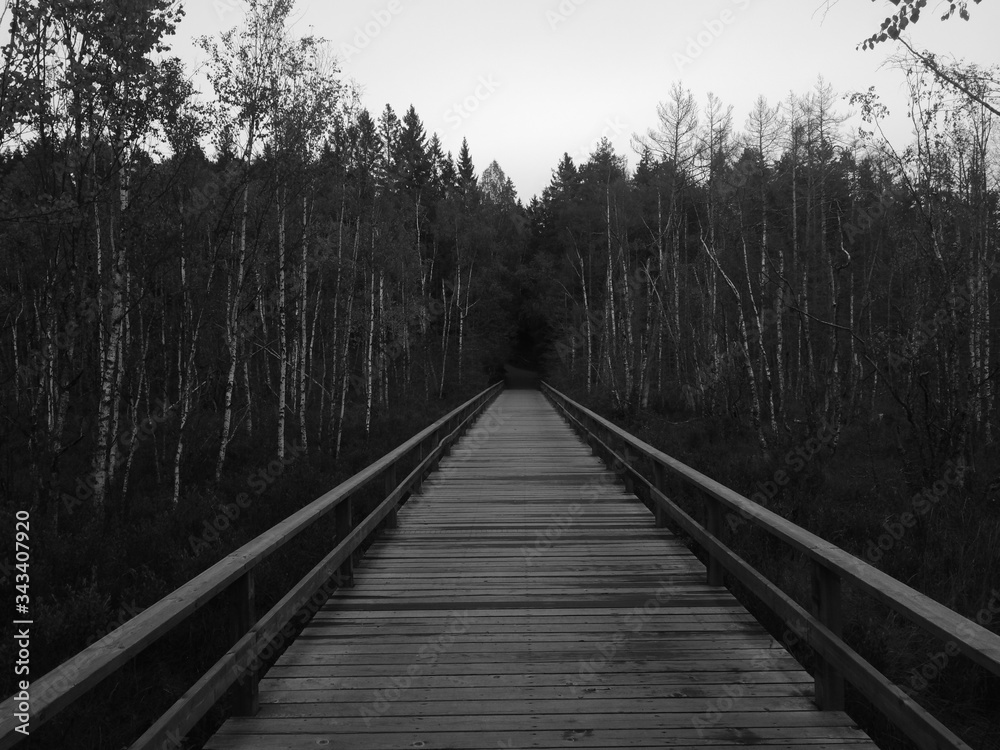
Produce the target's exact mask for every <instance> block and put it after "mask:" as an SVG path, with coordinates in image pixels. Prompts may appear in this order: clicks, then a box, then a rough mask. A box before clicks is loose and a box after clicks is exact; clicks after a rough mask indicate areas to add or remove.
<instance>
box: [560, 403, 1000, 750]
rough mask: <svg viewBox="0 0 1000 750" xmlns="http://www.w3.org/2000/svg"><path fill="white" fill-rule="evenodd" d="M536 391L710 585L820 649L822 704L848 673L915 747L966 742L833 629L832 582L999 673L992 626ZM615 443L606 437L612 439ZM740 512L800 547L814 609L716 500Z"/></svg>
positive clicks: (836, 625)
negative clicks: (693, 510) (680, 498)
mask: <svg viewBox="0 0 1000 750" xmlns="http://www.w3.org/2000/svg"><path fill="white" fill-rule="evenodd" d="M542 391H543V393H545V394H546V395H547V396H548V397H549V399H550V400H551V401H552V402H553V404H554V405H555V406H556V408H557V409H558V410H559V411H561V412H562V413H563V415H564V416H565V417H566V419H567V420H568V421H569V422H570V424H571V425H573V426H574V427H575V428H576V429H577V431H578V432H580V433H581V435H582V436H584V437H585V438H586V439H588V440H589V442H590V443H591V445H592V446H593V447H594V449H595V451H597V452H603V453H605V454H606V457H607V458H609V459H611V460H613V461H614V462H615V468H616V470H617V471H619V472H621V473H624V474H626V475H627V479H628V481H631V482H633V483H638V484H640V485H642V486H643V487H644V488H645V489H646V494H647V496H648V498H649V500H650V501H651V503H652V504H653V505H654V506H655V510H656V514H657V522H658V524H660V525H664V522H665V516H669V517H670V518H671V520H673V521H674V522H675V523H676V524H677V525H678V526H680V527H681V528H682V529H684V531H685V532H687V533H688V534H690V535H691V537H692V538H693V539H694V540H695V541H696V542H697V543H698V544H699V545H701V547H702V548H703V549H704V550H705V551H706V553H707V555H708V560H709V562H708V566H707V567H708V578H709V584H710V585H722V569H723V568H725V569H726V570H727V571H728V572H729V573H731V574H732V575H733V576H734V577H735V578H736V579H737V580H739V581H740V582H741V583H742V584H743V585H745V586H746V587H747V588H748V589H749V590H750V591H751V592H752V593H753V594H754V595H755V596H757V597H758V598H759V599H760V600H761V601H762V602H763V603H764V605H765V606H767V607H768V608H769V609H770V610H771V611H772V612H773V613H774V614H776V615H777V616H779V617H780V618H781V619H782V620H784V622H785V623H786V624H787V625H788V626H789V627H790V628H791V630H792V632H793V633H795V635H796V636H797V637H798V638H801V639H802V640H803V641H805V642H806V643H807V644H808V645H809V646H810V647H812V649H813V650H814V651H815V652H816V653H817V654H818V656H819V658H820V661H821V666H820V669H819V670H818V672H817V675H816V695H817V702H818V703H819V704H820V708H822V709H826V710H834V709H836V710H840V709H842V708H843V702H844V700H843V680H844V679H845V678H846V679H847V681H849V682H850V683H851V684H852V685H854V687H856V688H857V689H858V690H859V691H860V692H861V693H862V694H864V695H865V696H866V697H867V698H868V700H870V701H871V702H872V704H873V705H875V706H876V707H877V708H878V709H880V710H881V711H882V713H883V714H884V715H885V716H886V717H887V718H888V719H889V720H890V721H892V722H893V723H894V724H895V725H896V726H897V727H898V728H899V729H901V730H902V731H903V732H904V733H905V734H907V736H909V737H910V739H911V740H913V741H914V743H915V744H916V745H917V746H918V747H920V748H927V749H928V750H931V749H932V748H934V749H936V748H941V747H949V748H963V749H965V748H968V745H966V744H965V743H964V742H963V741H962V740H961V739H960V738H959V737H957V736H956V735H955V734H954V733H952V732H951V731H950V730H948V729H947V728H946V727H944V725H942V724H941V723H940V722H939V721H937V719H935V718H934V717H933V716H931V715H930V714H929V713H928V712H927V711H926V710H924V709H923V708H922V707H921V706H920V705H919V704H918V703H917V702H916V701H914V700H913V698H912V697H911V696H910V695H909V694H907V693H906V692H904V691H903V690H901V689H900V688H899V687H898V686H896V685H895V684H893V683H892V682H891V681H890V680H889V679H888V678H887V677H885V675H883V674H882V673H881V672H879V671H878V670H876V669H875V668H874V667H873V666H872V665H871V664H869V663H868V662H867V661H865V660H864V659H863V658H862V657H861V656H860V654H858V653H857V652H855V651H854V650H853V649H851V647H850V646H848V645H847V644H846V643H845V642H844V641H843V640H842V639H841V632H840V630H841V613H840V587H841V582H842V581H848V582H849V583H851V584H853V585H855V586H856V587H857V588H858V589H860V590H862V591H864V592H866V593H867V594H870V595H871V596H872V597H874V598H875V599H877V600H878V601H880V602H882V603H883V604H885V605H887V606H889V607H890V608H891V609H892V610H894V611H895V612H898V613H899V614H901V615H903V616H904V617H905V618H906V619H908V620H909V621H910V622H912V623H914V624H916V625H918V626H919V627H921V628H923V629H924V630H926V631H928V632H929V633H932V634H934V635H936V636H938V637H941V638H943V639H944V640H946V641H948V642H949V643H953V644H955V648H956V649H957V651H958V652H961V653H963V654H965V655H966V656H968V657H969V658H971V659H972V660H973V661H975V662H976V663H977V664H979V665H980V666H982V667H984V668H986V669H987V670H989V671H990V672H992V673H993V674H996V675H1000V636H998V635H997V634H995V633H993V632H991V631H989V630H987V629H986V628H984V627H982V626H981V625H979V624H977V623H975V622H972V621H971V620H969V619H967V618H965V617H963V616H961V615H959V614H958V613H957V612H954V611H953V610H951V609H949V608H948V607H945V606H944V605H943V604H940V603H939V602H937V601H935V600H933V599H931V598H930V597H928V596H925V595H924V594H921V593H920V592H919V591H916V590H915V589H913V588H911V587H910V586H907V585H906V584H905V583H902V582H901V581H898V580H896V579H895V578H892V577H891V576H889V575H886V574H885V573H883V572H882V571H880V570H878V569H877V568H874V567H872V566H871V565H869V564H868V563H866V562H864V561H863V560H860V559H859V558H857V557H855V556H854V555H851V554H850V553H848V552H846V551H844V550H842V549H840V548H839V547H837V546H836V545H834V544H831V543H830V542H827V541H826V540H824V539H822V538H820V537H818V536H816V535H815V534H812V533H811V532H809V531H806V530H805V529H803V528H801V527H799V526H796V525H795V524H793V523H791V522H790V521H788V520H787V519H785V518H783V517H781V516H779V515H777V514H776V513H773V512H771V511H769V510H767V509H766V508H764V507H762V506H760V505H758V504H757V503H755V502H753V501H751V500H749V499H748V498H746V497H744V496H743V495H740V494H739V493H737V492H734V491H733V490H731V489H729V488H728V487H726V486H724V485H722V484H720V483H719V482H716V481H715V480H713V479H711V478H710V477H707V476H706V475H704V474H702V473H701V472H699V471H696V470H695V469H692V468H691V467H690V466H687V465H686V464H683V463H681V462H680V461H678V460H676V459H674V458H672V457H670V456H668V455H667V454H665V453H663V452H661V451H659V450H657V449H656V448H654V447H652V446H651V445H649V444H647V443H645V442H643V441H642V440H640V439H638V438H637V437H635V436H633V435H630V434H629V433H627V432H625V431H624V430H622V429H621V428H619V427H617V426H616V425H614V424H612V423H611V422H609V421H608V420H606V419H604V418H603V417H601V416H599V415H598V414H596V413H594V412H593V411H591V410H590V409H587V408H586V407H585V406H582V405H581V404H578V403H576V402H575V401H573V400H572V399H570V398H569V397H567V396H566V395H565V394H563V393H560V392H559V391H557V390H556V389H555V388H553V387H552V386H551V385H549V384H548V383H542ZM612 442H614V443H617V445H616V446H613V445H612V444H611V443H612ZM624 449H631V450H634V451H635V452H637V453H638V454H639V455H640V456H641V457H645V458H646V459H648V460H649V461H651V462H652V465H653V468H654V474H655V477H654V479H653V480H652V481H651V480H649V479H647V478H646V477H644V476H643V475H642V474H641V473H639V471H638V470H636V469H635V468H634V467H633V466H632V465H631V464H630V462H629V457H628V456H625V455H623V454H624V453H625V450H624ZM667 475H670V476H673V477H676V478H678V479H680V480H681V481H683V482H684V483H685V484H686V485H688V486H690V487H693V488H694V489H696V490H697V491H699V492H700V493H701V494H702V495H703V496H704V498H705V500H706V503H705V516H706V518H705V523H704V524H700V523H698V522H697V521H695V520H694V519H693V518H692V517H691V516H690V515H688V514H687V513H686V512H685V511H684V510H682V509H681V508H680V507H679V506H678V505H676V504H675V503H674V502H673V501H672V500H670V499H669V498H668V497H667V496H666V494H665V492H666V489H665V480H666V476H667ZM723 508H725V509H728V510H729V511H730V513H735V514H738V515H739V517H740V518H742V519H744V520H745V521H748V522H749V523H751V524H753V525H754V526H756V527H757V528H759V529H761V530H763V531H764V532H766V533H768V534H770V535H771V536H773V537H775V538H777V539H780V540H781V541H782V542H785V543H786V544H787V545H789V546H790V547H792V548H793V549H795V550H797V551H798V552H800V553H802V554H803V555H805V556H806V557H807V558H809V560H810V561H811V563H812V565H813V570H812V574H813V575H812V583H813V605H814V613H810V612H807V611H806V610H805V609H803V608H802V607H801V606H800V605H799V604H798V603H797V602H795V601H794V600H793V599H791V597H789V596H788V595H786V594H785V593H784V592H782V591H781V590H780V589H779V588H778V587H777V586H775V585H774V584H773V583H771V582H770V581H769V580H767V579H766V578H765V577H764V576H763V575H761V574H760V573H759V572H758V571H757V570H755V569H754V568H753V567H752V566H750V565H749V564H748V563H747V562H746V561H745V560H743V559H742V558H741V557H739V556H738V555H736V554H735V553H734V552H733V551H732V550H730V549H729V548H728V547H727V546H726V545H725V543H724V542H722V541H721V529H722V526H723V518H722V512H721V511H722V509H723Z"/></svg>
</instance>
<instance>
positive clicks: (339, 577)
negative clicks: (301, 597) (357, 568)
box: [333, 497, 354, 587]
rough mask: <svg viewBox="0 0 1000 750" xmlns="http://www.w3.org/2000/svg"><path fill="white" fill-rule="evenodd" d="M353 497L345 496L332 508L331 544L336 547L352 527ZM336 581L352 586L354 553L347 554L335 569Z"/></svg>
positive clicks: (339, 583)
mask: <svg viewBox="0 0 1000 750" xmlns="http://www.w3.org/2000/svg"><path fill="white" fill-rule="evenodd" d="M353 507H354V503H353V499H352V498H351V497H345V498H344V499H343V500H341V501H340V504H339V505H337V507H336V508H334V509H333V513H334V526H335V528H334V536H333V544H334V546H335V547H336V546H337V545H338V544H340V543H341V542H342V541H344V539H346V538H347V535H348V534H350V533H351V530H352V529H353V528H354V516H353ZM336 581H337V585H338V586H347V587H350V586H353V585H354V553H353V552H352V553H351V554H349V555H348V556H347V557H346V558H345V559H344V562H343V563H342V564H341V566H340V567H339V568H338V569H337V574H336Z"/></svg>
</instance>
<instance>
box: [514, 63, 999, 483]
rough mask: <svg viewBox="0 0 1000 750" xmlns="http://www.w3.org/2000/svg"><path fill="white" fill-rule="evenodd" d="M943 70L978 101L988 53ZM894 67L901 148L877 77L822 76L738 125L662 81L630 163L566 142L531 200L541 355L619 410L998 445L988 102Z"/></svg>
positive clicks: (916, 445)
mask: <svg viewBox="0 0 1000 750" xmlns="http://www.w3.org/2000/svg"><path fill="white" fill-rule="evenodd" d="M952 75H953V76H955V77H961V79H962V80H963V81H965V82H966V83H967V85H968V86H970V87H976V88H977V90H978V91H979V93H980V97H981V98H983V99H988V98H989V92H990V91H991V90H992V89H991V88H990V86H991V85H995V84H991V81H995V80H996V77H997V71H996V70H992V71H985V70H981V69H979V68H976V67H974V66H963V65H956V66H954V70H952ZM906 81H907V84H908V86H909V91H910V108H911V118H912V122H913V126H914V133H915V141H914V142H913V143H912V144H911V145H909V146H907V147H906V148H905V149H903V150H901V151H897V150H895V149H894V148H893V146H892V145H890V143H889V142H888V141H887V140H886V139H885V138H884V137H883V136H882V134H881V132H880V123H881V122H882V121H883V120H884V118H885V116H886V115H887V111H886V109H885V107H884V106H883V105H882V104H881V103H880V102H879V99H878V95H877V94H876V93H875V92H874V90H869V91H864V92H855V93H853V94H851V95H850V96H849V97H843V98H841V97H838V95H837V94H835V92H834V91H833V90H832V88H831V87H830V86H829V85H828V84H827V83H825V82H824V81H823V80H822V79H820V80H819V81H818V82H817V84H816V85H815V87H814V88H813V89H812V90H811V91H808V92H805V93H803V94H795V93H793V94H790V95H789V97H788V99H787V100H786V101H783V102H780V103H769V102H768V101H766V100H765V99H764V98H759V99H758V100H757V101H756V104H755V105H754V106H753V108H752V109H751V111H750V113H749V115H748V116H747V118H746V120H745V122H744V123H743V124H742V127H739V126H738V125H737V123H736V122H735V121H734V115H733V109H732V107H730V106H726V105H725V104H723V103H722V102H721V101H719V99H718V98H716V97H714V96H712V95H709V96H708V98H707V101H706V103H705V104H704V106H699V104H698V102H697V101H696V99H695V96H694V94H693V93H691V92H690V91H689V90H687V89H685V88H684V87H683V86H682V85H681V84H680V83H677V84H675V85H674V86H673V88H672V89H671V91H670V95H669V97H668V98H667V99H666V101H664V102H662V103H661V104H660V106H659V110H658V114H659V123H658V125H657V126H656V127H654V128H652V129H650V130H649V132H648V133H646V134H645V135H637V136H636V137H635V138H634V144H633V145H634V148H635V150H636V152H637V153H638V154H639V159H638V163H637V165H636V167H635V168H634V169H629V168H628V165H627V163H626V160H625V158H624V157H623V156H621V155H618V154H616V153H615V151H614V149H613V148H612V146H611V145H610V143H608V142H607V141H604V142H603V143H602V144H601V145H600V147H599V148H597V149H596V151H595V152H594V153H593V154H591V155H590V158H589V159H588V160H587V161H586V162H585V163H582V164H576V163H574V161H573V159H571V158H570V157H569V156H568V155H566V156H564V158H563V160H562V161H561V163H560V164H559V165H558V167H557V169H556V170H555V171H554V174H553V178H552V181H551V184H550V185H549V186H548V187H547V188H546V190H545V191H544V193H543V195H542V196H541V197H540V198H539V199H536V200H534V201H533V202H532V203H531V205H530V206H529V207H528V211H529V214H530V216H531V219H532V228H533V232H532V237H531V244H532V248H533V255H532V257H533V262H534V263H535V264H536V265H538V266H542V265H546V266H548V268H549V271H548V273H551V274H553V276H554V278H555V279H557V282H556V285H555V286H554V287H553V288H552V289H551V290H550V294H551V296H550V299H549V306H550V307H551V308H553V309H558V310H559V311H560V313H559V314H558V315H555V316H552V317H551V318H549V319H547V320H546V323H547V324H550V328H549V332H548V334H547V337H548V339H549V341H550V342H551V345H552V349H551V352H550V355H549V356H550V363H551V365H550V366H551V367H552V368H554V369H563V370H566V371H568V372H569V373H571V375H572V377H575V378H576V379H577V380H578V381H579V382H580V383H581V386H582V387H583V388H585V389H586V391H587V392H588V393H595V392H608V393H610V394H611V395H612V397H613V400H614V403H615V405H616V406H617V408H618V409H620V410H621V411H624V412H632V413H635V412H637V411H641V410H644V409H646V408H647V407H649V406H651V405H654V406H655V405H656V404H662V403H664V402H670V403H673V404H674V405H675V406H678V407H686V408H687V409H689V410H692V411H695V412H699V413H704V414H709V415H717V416H725V415H728V416H731V417H734V418H735V419H736V421H737V423H740V424H744V425H746V426H747V428H748V430H749V431H750V433H751V434H752V435H753V436H754V438H755V440H756V441H757V443H758V444H759V446H760V447H761V448H763V449H768V448H774V447H775V446H776V445H779V444H780V443H781V442H782V441H783V440H784V439H786V437H787V435H788V434H789V433H790V432H791V431H792V429H793V427H795V425H796V424H798V423H802V422H807V423H810V424H819V423H820V422H822V421H825V422H826V423H828V424H829V425H831V426H832V427H833V429H834V446H835V445H836V441H837V440H839V436H840V434H841V431H842V429H843V428H844V427H845V426H846V425H851V424H865V423H869V422H872V421H879V420H884V421H885V422H886V423H892V424H893V425H897V426H898V431H897V433H896V434H897V436H899V437H898V440H899V441H900V448H901V449H903V448H904V447H905V449H906V451H907V452H909V451H910V450H912V454H910V455H911V456H912V457H913V458H916V459H919V461H920V462H921V463H922V465H923V466H924V470H925V471H926V472H928V474H929V475H933V472H934V471H935V467H937V466H940V465H942V464H943V463H944V462H945V461H947V460H948V459H954V458H956V457H959V456H962V457H964V458H966V459H969V458H971V454H972V453H973V452H974V451H975V450H976V449H978V448H979V447H980V446H983V445H989V444H991V443H992V442H993V441H994V440H995V438H996V434H997V433H996V430H997V428H998V422H997V413H996V397H997V392H996V385H997V371H998V365H1000V362H998V351H997V336H996V329H997V318H996V302H997V283H996V280H995V276H996V274H997V271H998V270H1000V259H998V257H997V241H998V230H1000V225H998V216H1000V214H998V204H997V199H998V185H997V165H998V161H997V138H996V129H995V125H996V119H995V115H994V114H993V112H992V111H991V109H990V108H989V107H988V106H987V105H986V104H984V103H983V102H980V101H977V100H974V99H970V98H968V97H965V96H961V95H956V93H955V91H954V90H953V89H950V88H949V87H947V86H946V85H944V84H943V83H942V82H941V81H940V79H939V78H938V77H937V76H936V75H935V74H934V71H931V70H928V69H927V68H925V67H923V66H921V65H918V64H913V65H910V66H909V67H908V69H907V70H906ZM843 99H847V101H843ZM849 108H853V109H854V110H855V111H857V112H858V113H859V114H860V115H861V117H862V118H863V120H864V122H865V125H864V126H863V127H862V128H861V129H860V130H859V131H858V132H855V133H849V132H846V128H845V127H844V125H843V123H844V122H845V119H846V116H847V112H848V109H849ZM904 439H905V442H906V445H905V446H903V445H902V443H903V442H904Z"/></svg>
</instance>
